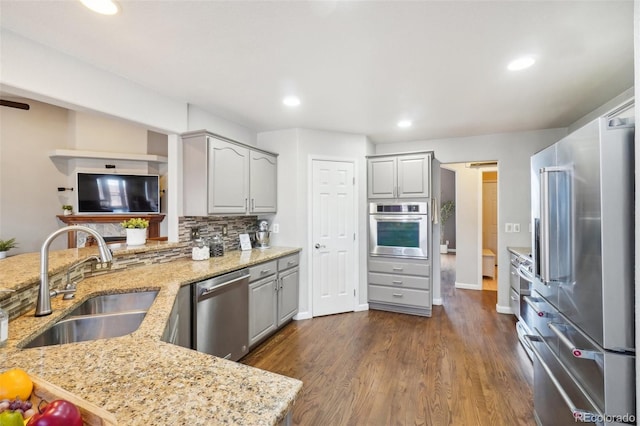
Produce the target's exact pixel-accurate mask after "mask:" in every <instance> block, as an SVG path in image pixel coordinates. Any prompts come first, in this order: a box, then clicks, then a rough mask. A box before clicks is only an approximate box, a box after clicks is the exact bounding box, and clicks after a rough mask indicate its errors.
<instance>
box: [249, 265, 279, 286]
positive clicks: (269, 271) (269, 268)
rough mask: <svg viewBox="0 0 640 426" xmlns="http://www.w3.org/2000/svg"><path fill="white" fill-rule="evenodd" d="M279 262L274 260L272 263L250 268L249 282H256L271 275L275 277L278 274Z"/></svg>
mask: <svg viewBox="0 0 640 426" xmlns="http://www.w3.org/2000/svg"><path fill="white" fill-rule="evenodd" d="M277 267H278V262H277V261H276V260H272V261H271V262H265V263H260V264H259V265H255V266H252V267H250V268H249V274H251V276H250V277H249V281H256V280H259V279H261V278H264V277H268V276H269V275H273V274H275V273H276V272H277Z"/></svg>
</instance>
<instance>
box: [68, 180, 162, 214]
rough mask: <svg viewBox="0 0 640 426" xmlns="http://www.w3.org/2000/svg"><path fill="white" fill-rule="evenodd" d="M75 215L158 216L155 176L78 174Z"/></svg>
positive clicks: (157, 184)
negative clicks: (140, 214) (135, 214)
mask: <svg viewBox="0 0 640 426" xmlns="http://www.w3.org/2000/svg"><path fill="white" fill-rule="evenodd" d="M77 181H78V184H77V185H76V188H78V192H77V194H78V213H119V214H123V213H124V214H126V213H160V188H159V187H160V185H159V177H158V175H124V174H100V173H78V179H77Z"/></svg>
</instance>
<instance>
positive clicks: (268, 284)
mask: <svg viewBox="0 0 640 426" xmlns="http://www.w3.org/2000/svg"><path fill="white" fill-rule="evenodd" d="M277 290H278V280H277V279H276V277H275V276H273V277H271V278H267V279H264V280H262V281H257V282H255V283H251V284H249V346H253V345H255V344H256V343H258V342H259V341H260V340H262V339H263V338H264V337H266V336H268V335H269V334H271V333H272V332H273V331H275V329H276V320H277Z"/></svg>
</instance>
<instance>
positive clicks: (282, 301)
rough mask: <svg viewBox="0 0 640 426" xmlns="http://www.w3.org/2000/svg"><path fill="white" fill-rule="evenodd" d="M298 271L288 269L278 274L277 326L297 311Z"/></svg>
mask: <svg viewBox="0 0 640 426" xmlns="http://www.w3.org/2000/svg"><path fill="white" fill-rule="evenodd" d="M299 281H300V271H299V269H298V268H293V269H290V270H288V271H286V272H284V273H282V274H280V288H279V290H278V327H280V326H282V325H284V324H285V323H287V322H288V321H289V320H291V318H293V316H294V315H295V314H297V313H298V283H299Z"/></svg>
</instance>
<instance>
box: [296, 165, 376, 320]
mask: <svg viewBox="0 0 640 426" xmlns="http://www.w3.org/2000/svg"><path fill="white" fill-rule="evenodd" d="M314 161H332V162H338V163H350V164H352V165H353V177H354V179H355V185H353V229H354V232H355V234H356V238H355V240H354V245H353V258H354V259H355V260H356V266H355V270H354V277H353V279H354V286H355V297H354V299H353V312H356V311H359V310H362V309H359V304H358V301H359V300H360V263H361V262H360V253H361V249H360V245H361V244H360V233H359V232H358V230H359V229H360V222H361V221H360V215H359V214H358V213H359V210H358V200H359V199H360V191H359V186H360V183H359V182H360V179H359V177H360V168H359V167H358V160H357V158H353V157H333V156H327V155H313V154H310V155H309V157H308V159H307V194H308V196H307V212H308V213H307V223H308V226H307V246H308V252H307V264H308V265H309V268H308V271H307V282H308V283H309V286H308V294H307V298H308V300H307V303H308V306H309V318H313V248H312V245H313V226H312V225H313V192H312V191H313V162H314ZM365 184H366V182H365ZM367 309H368V304H367Z"/></svg>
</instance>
